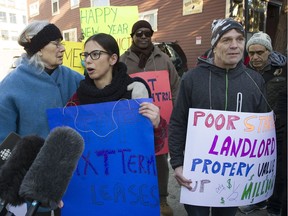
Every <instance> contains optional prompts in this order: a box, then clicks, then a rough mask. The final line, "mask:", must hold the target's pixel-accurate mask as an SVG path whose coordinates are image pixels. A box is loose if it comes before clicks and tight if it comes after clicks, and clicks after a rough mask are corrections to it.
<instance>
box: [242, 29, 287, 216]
mask: <svg viewBox="0 0 288 216" xmlns="http://www.w3.org/2000/svg"><path fill="white" fill-rule="evenodd" d="M246 50H247V52H248V55H249V58H250V62H249V64H248V66H247V67H248V68H251V69H253V70H255V71H257V72H258V73H259V74H261V75H262V76H263V78H264V80H265V85H266V91H267V99H268V104H269V106H270V107H271V109H272V110H273V111H274V113H275V115H276V122H275V126H276V139H277V149H278V151H277V166H276V167H277V168H276V169H277V170H276V179H275V184H274V191H273V195H272V196H271V197H270V198H269V199H268V201H267V202H266V201H263V202H260V203H257V204H254V205H248V206H242V207H239V209H240V211H241V212H243V213H245V214H249V213H251V212H253V211H255V210H262V209H266V208H267V212H268V215H269V216H277V215H280V212H281V205H282V199H283V192H284V191H283V188H284V186H285V184H286V182H285V181H284V175H283V172H281V170H282V166H283V165H284V164H283V163H282V160H283V157H282V154H283V151H281V150H280V149H282V146H281V145H286V144H287V143H286V144H285V143H283V133H284V128H285V126H284V125H285V124H283V122H282V123H281V120H280V118H279V110H278V108H277V106H276V105H277V103H278V98H279V93H280V92H281V91H282V90H283V89H285V87H286V85H287V81H286V77H287V70H286V69H287V67H286V57H285V56H284V55H282V54H281V53H279V52H276V51H273V48H272V43H271V38H270V36H269V35H268V34H266V33H263V32H257V33H255V34H254V35H253V36H252V37H251V38H250V39H249V40H248V42H247V45H246ZM286 196H287V194H286Z"/></svg>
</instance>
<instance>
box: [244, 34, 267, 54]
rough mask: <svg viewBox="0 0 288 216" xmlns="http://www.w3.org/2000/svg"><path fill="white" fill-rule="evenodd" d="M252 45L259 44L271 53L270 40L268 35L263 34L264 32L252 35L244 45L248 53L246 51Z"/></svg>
mask: <svg viewBox="0 0 288 216" xmlns="http://www.w3.org/2000/svg"><path fill="white" fill-rule="evenodd" d="M254 44H260V45H262V46H264V47H266V49H267V50H269V51H270V52H272V51H273V48H272V45H271V38H270V36H269V35H268V34H266V33H264V32H261V31H260V32H257V33H255V34H254V35H252V37H251V38H250V39H249V40H248V42H247V44H246V50H247V52H248V49H249V47H250V46H251V45H254Z"/></svg>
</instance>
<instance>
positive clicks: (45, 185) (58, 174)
mask: <svg viewBox="0 0 288 216" xmlns="http://www.w3.org/2000/svg"><path fill="white" fill-rule="evenodd" d="M9 136H10V138H9ZM9 136H8V137H7V138H6V139H5V140H4V141H3V143H2V144H1V145H0V154H1V150H2V149H4V148H3V146H2V145H3V144H4V143H6V144H5V145H7V140H9V142H10V148H9V149H10V153H9V154H8V155H6V157H5V161H4V162H3V163H2V164H0V200H1V201H2V204H3V208H2V210H1V209H0V210H1V212H0V216H13V215H14V214H13V213H11V212H10V211H8V210H7V208H6V207H7V205H8V204H9V205H12V206H18V205H21V204H23V203H25V202H31V203H32V205H31V206H30V207H29V209H28V211H27V213H26V215H25V216H33V215H35V214H36V212H37V210H38V208H39V207H40V206H42V207H46V208H50V209H51V210H55V209H56V208H58V204H59V203H60V201H61V199H62V197H63V195H64V193H65V191H66V189H67V187H68V185H69V182H70V180H71V178H72V176H73V173H74V171H75V169H76V167H77V164H78V160H79V159H80V156H81V155H82V153H83V150H84V140H83V138H82V136H81V135H80V134H79V133H78V132H77V131H75V130H74V129H72V128H70V127H66V126H62V127H56V128H55V129H53V130H52V131H51V132H50V134H49V135H48V136H47V138H46V140H44V139H43V138H41V137H39V136H36V135H31V136H25V137H23V138H20V137H19V136H18V138H17V139H16V138H15V134H13V139H11V134H10V135H9ZM12 143H13V144H12ZM4 147H5V146H4ZM7 152H8V151H7Z"/></svg>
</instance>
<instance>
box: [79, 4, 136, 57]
mask: <svg viewBox="0 0 288 216" xmlns="http://www.w3.org/2000/svg"><path fill="white" fill-rule="evenodd" d="M137 21H138V7H137V6H119V7H117V6H110V7H90V8H80V23H81V29H82V32H83V34H84V41H85V40H86V39H87V38H88V37H90V36H91V35H93V34H97V33H106V34H110V35H112V36H113V37H114V38H115V39H116V41H117V43H118V45H119V48H120V55H121V54H122V53H123V52H124V51H126V50H127V49H128V48H129V47H130V45H131V44H132V38H131V36H130V33H131V29H132V26H133V24H134V23H135V22H137Z"/></svg>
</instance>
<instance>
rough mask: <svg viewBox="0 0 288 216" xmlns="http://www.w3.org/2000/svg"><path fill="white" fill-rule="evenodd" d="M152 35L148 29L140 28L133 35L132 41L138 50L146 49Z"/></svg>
mask: <svg viewBox="0 0 288 216" xmlns="http://www.w3.org/2000/svg"><path fill="white" fill-rule="evenodd" d="M152 35H153V33H152V31H151V30H150V29H149V28H140V29H138V30H137V31H136V32H135V34H134V35H133V41H134V43H135V45H136V46H137V47H139V48H140V49H146V48H147V47H148V46H149V45H150V44H151V37H152Z"/></svg>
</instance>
